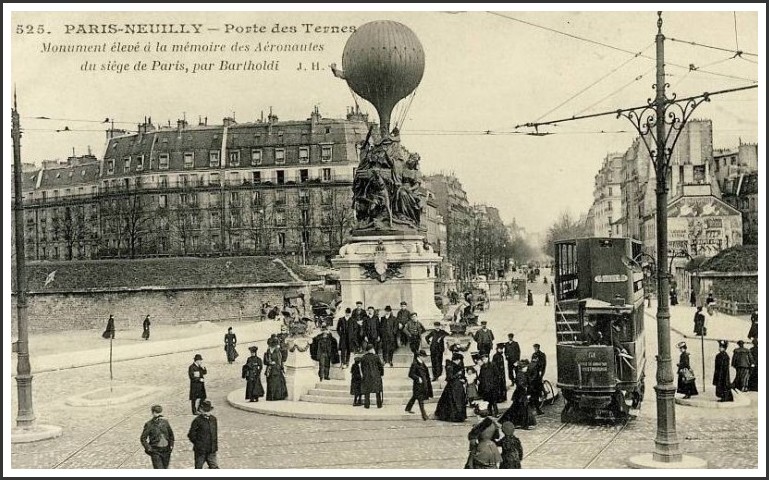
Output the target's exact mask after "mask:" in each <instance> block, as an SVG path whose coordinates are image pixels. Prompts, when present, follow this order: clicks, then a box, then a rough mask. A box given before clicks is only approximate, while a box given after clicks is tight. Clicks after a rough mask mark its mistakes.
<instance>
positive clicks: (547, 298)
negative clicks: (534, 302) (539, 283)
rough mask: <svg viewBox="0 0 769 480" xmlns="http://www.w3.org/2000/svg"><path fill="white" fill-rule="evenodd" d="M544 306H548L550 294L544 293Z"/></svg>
mask: <svg viewBox="0 0 769 480" xmlns="http://www.w3.org/2000/svg"><path fill="white" fill-rule="evenodd" d="M545 305H550V294H549V293H547V292H545Z"/></svg>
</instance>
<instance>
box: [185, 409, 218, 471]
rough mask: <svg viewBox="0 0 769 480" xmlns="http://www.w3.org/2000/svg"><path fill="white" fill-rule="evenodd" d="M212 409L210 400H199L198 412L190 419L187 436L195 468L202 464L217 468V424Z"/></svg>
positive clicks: (200, 466)
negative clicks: (193, 456)
mask: <svg viewBox="0 0 769 480" xmlns="http://www.w3.org/2000/svg"><path fill="white" fill-rule="evenodd" d="M213 409H214V407H213V405H211V402H210V401H208V400H205V401H203V402H201V403H200V414H199V415H198V416H197V417H195V419H194V420H193V421H192V424H191V425H190V431H189V432H188V433H187V438H189V439H190V442H192V451H193V452H194V454H195V468H196V469H200V468H203V465H204V464H208V468H219V463H218V462H217V460H216V452H217V451H218V450H219V432H218V430H219V425H218V421H217V419H216V417H215V416H214V415H213V414H212V413H211V410H213Z"/></svg>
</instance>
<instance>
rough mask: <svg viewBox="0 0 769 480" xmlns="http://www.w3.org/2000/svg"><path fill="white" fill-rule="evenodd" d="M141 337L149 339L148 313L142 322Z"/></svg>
mask: <svg viewBox="0 0 769 480" xmlns="http://www.w3.org/2000/svg"><path fill="white" fill-rule="evenodd" d="M142 338H143V339H145V340H149V339H150V316H149V315H147V316H146V317H144V321H143V322H142Z"/></svg>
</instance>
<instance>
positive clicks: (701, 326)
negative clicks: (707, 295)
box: [694, 306, 708, 337]
mask: <svg viewBox="0 0 769 480" xmlns="http://www.w3.org/2000/svg"><path fill="white" fill-rule="evenodd" d="M694 334H695V335H697V336H700V337H704V336H706V335H707V334H708V329H707V328H706V327H705V315H703V314H702V306H699V307H697V311H696V312H694Z"/></svg>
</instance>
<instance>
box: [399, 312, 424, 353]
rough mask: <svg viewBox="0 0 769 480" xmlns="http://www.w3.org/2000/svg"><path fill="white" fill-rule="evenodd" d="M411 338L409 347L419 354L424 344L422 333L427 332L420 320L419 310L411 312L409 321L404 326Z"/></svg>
mask: <svg viewBox="0 0 769 480" xmlns="http://www.w3.org/2000/svg"><path fill="white" fill-rule="evenodd" d="M403 330H404V331H405V332H406V335H407V336H408V339H409V342H408V343H409V348H410V349H411V352H412V353H414V354H417V353H418V352H419V350H420V347H421V346H422V334H423V333H425V327H424V325H422V322H420V321H419V319H418V315H417V312H411V314H410V315H409V321H408V322H407V323H406V326H405V327H403Z"/></svg>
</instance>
